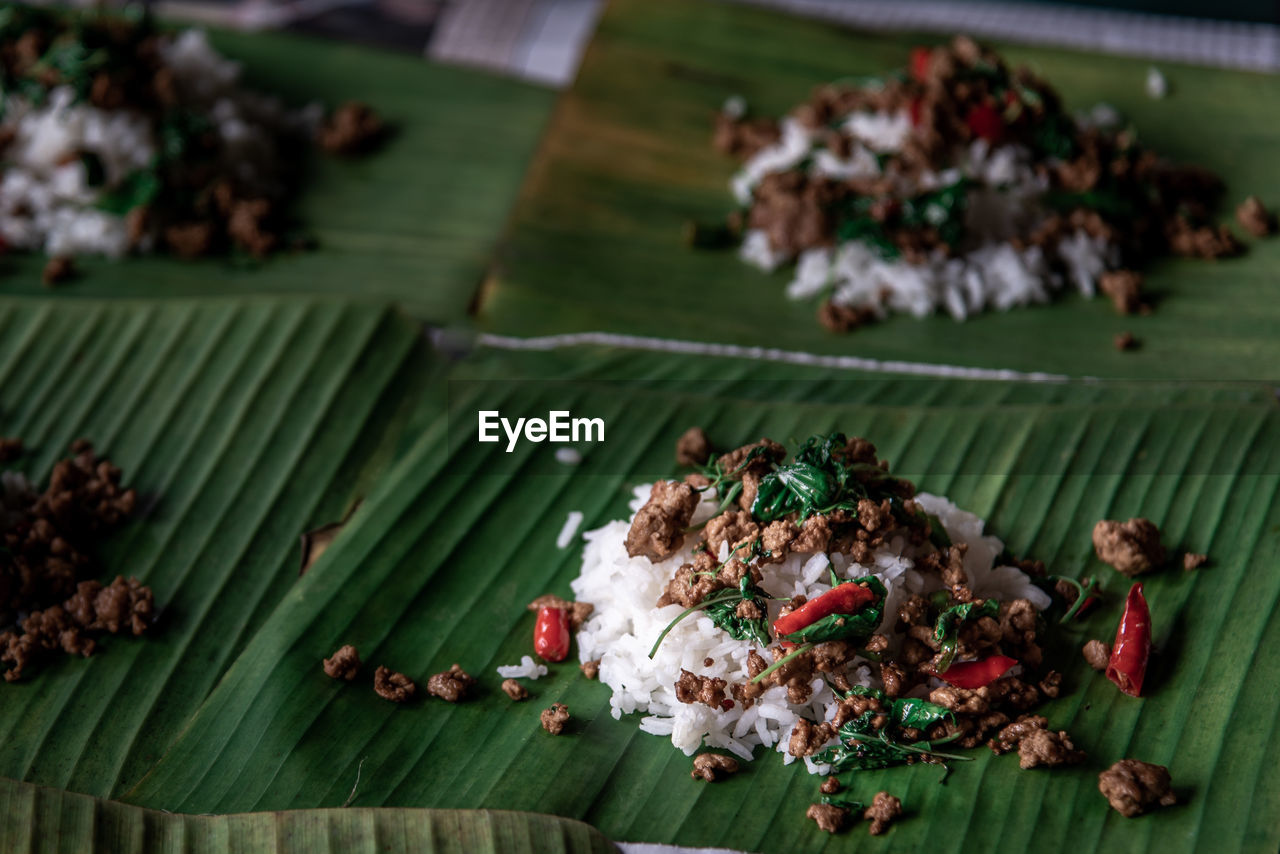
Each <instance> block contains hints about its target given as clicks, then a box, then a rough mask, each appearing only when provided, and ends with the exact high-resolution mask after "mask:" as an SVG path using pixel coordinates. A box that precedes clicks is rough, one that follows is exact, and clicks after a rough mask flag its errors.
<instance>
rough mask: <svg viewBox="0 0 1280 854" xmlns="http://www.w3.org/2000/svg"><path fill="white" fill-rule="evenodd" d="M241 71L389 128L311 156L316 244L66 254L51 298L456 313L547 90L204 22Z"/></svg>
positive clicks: (304, 210) (17, 261)
mask: <svg viewBox="0 0 1280 854" xmlns="http://www.w3.org/2000/svg"><path fill="white" fill-rule="evenodd" d="M211 40H212V42H213V44H214V46H215V47H217V48H218V49H219V50H221V51H222V52H223V53H225V54H226V55H227V56H230V57H231V58H233V59H236V60H238V61H239V62H241V63H242V65H243V67H244V74H245V79H246V82H247V83H248V84H249V85H251V86H253V87H255V88H257V89H259V90H260V91H263V92H267V93H273V94H276V95H278V96H279V97H280V98H281V99H282V100H283V101H284V103H285V104H288V105H292V106H302V105H304V104H308V103H311V102H313V101H320V102H322V103H324V104H325V105H326V106H329V107H336V106H337V105H339V104H341V103H342V102H343V101H346V100H350V99H355V100H362V101H365V102H366V103H368V104H370V105H371V106H373V107H374V108H375V109H376V110H378V111H379V112H380V113H381V114H382V115H383V116H384V117H385V118H386V120H387V121H388V123H389V124H390V125H391V126H392V128H393V133H392V135H391V136H390V138H389V139H388V141H387V142H386V144H385V145H384V146H382V147H380V148H379V149H378V150H377V151H376V152H373V153H371V154H369V155H368V156H364V157H358V158H349V159H348V158H337V157H331V156H327V155H322V154H319V153H318V152H317V154H316V155H315V156H314V157H313V158H311V162H310V163H309V164H308V167H307V168H308V180H307V181H306V182H305V184H304V189H303V191H302V194H301V196H300V198H299V199H298V202H297V205H296V207H295V208H294V212H295V213H296V215H297V218H298V220H299V224H300V227H301V230H302V232H303V233H305V234H307V235H309V236H311V237H314V238H315V241H316V243H317V248H315V249H314V250H310V251H299V252H294V253H281V254H278V255H276V256H274V257H272V258H270V259H268V260H266V261H264V262H255V261H253V260H251V259H248V258H243V257H231V258H205V259H198V260H195V261H181V260H178V259H174V258H169V257H148V258H126V259H123V260H121V261H110V260H105V259H96V260H95V259H90V258H84V259H78V260H77V266H78V267H79V268H80V269H81V270H82V271H83V275H81V276H79V277H78V278H76V279H75V280H74V281H70V282H67V283H65V284H62V285H60V286H59V287H58V289H57V294H58V295H59V296H62V297H68V298H75V297H91V298H102V297H110V298H115V297H122V296H128V297H177V296H184V297H185V296H252V295H256V294H263V293H269V294H296V295H302V296H307V295H311V296H315V295H328V296H347V297H359V298H365V299H371V300H381V301H384V302H387V301H395V302H398V303H400V304H402V305H404V306H405V307H406V308H408V309H410V310H411V311H413V312H414V313H415V314H416V315H417V316H419V317H423V318H430V319H431V320H433V321H436V322H456V321H459V320H461V319H462V318H464V317H465V316H466V311H467V306H468V304H469V303H470V301H471V299H472V297H473V295H474V292H475V289H476V285H477V283H478V282H479V281H480V279H481V277H482V275H483V272H484V269H485V266H486V264H487V263H488V258H489V255H490V253H491V251H492V247H493V245H494V243H495V241H496V239H497V237H498V234H499V232H500V230H501V227H502V223H503V221H504V220H505V217H506V215H507V212H508V210H509V208H510V206H511V203H512V201H513V200H514V199H515V195H516V192H517V190H518V189H519V184H520V176H521V175H522V174H523V173H524V169H525V166H526V165H527V163H528V161H529V157H530V156H531V154H532V153H533V149H534V145H535V144H536V142H537V139H538V137H539V134H540V133H541V131H542V128H543V126H544V124H545V121H546V117H547V115H548V113H549V111H550V108H551V103H552V99H553V97H554V93H553V92H551V91H550V90H546V89H542V88H539V87H537V86H532V85H529V84H526V83H522V82H519V81H515V80H509V79H504V78H501V77H497V76H495V75H492V74H488V73H484V72H479V71H473V70H467V69H461V68H451V67H447V66H441V65H435V64H432V63H428V62H424V61H423V60H422V58H421V57H416V56H407V55H400V54H392V53H386V52H382V51H376V50H371V49H368V48H364V47H359V46H355V45H350V44H343V43H340V42H333V41H324V40H320V39H314V38H303V37H299V36H294V35H288V34H281V33H253V34H245V33H230V32H221V31H213V32H212V33H211ZM43 264H44V259H43V258H41V257H36V256H8V257H6V258H5V259H4V260H3V264H2V265H0V293H5V294H29V295H33V294H43V295H47V294H48V290H47V289H44V288H42V287H41V285H40V270H41V268H42V266H43Z"/></svg>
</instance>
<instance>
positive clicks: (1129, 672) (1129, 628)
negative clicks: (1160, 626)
mask: <svg viewBox="0 0 1280 854" xmlns="http://www.w3.org/2000/svg"><path fill="white" fill-rule="evenodd" d="M1150 655H1151V612H1150V611H1149V610H1148V609H1147V600H1146V597H1144V596H1143V595H1142V584H1141V583H1138V584H1135V585H1133V586H1132V587H1130V588H1129V597H1128V598H1127V599H1126V600H1125V603H1124V614H1122V615H1121V617H1120V625H1119V626H1117V627H1116V643H1115V646H1114V647H1113V648H1112V650H1111V660H1110V661H1108V662H1107V678H1108V679H1110V680H1111V681H1112V682H1114V683H1116V686H1117V687H1118V688H1119V689H1120V690H1121V691H1123V692H1124V693H1126V694H1128V695H1129V696H1131V697H1137V696H1140V695H1141V694H1142V677H1143V676H1145V675H1146V673H1147V658H1148V657H1149V656H1150Z"/></svg>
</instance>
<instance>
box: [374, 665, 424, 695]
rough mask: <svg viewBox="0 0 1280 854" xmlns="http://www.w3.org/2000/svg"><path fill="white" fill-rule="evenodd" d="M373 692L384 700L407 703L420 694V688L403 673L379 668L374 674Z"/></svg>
mask: <svg viewBox="0 0 1280 854" xmlns="http://www.w3.org/2000/svg"><path fill="white" fill-rule="evenodd" d="M373 690H374V691H375V692H377V694H378V696H379V697H381V698H382V699H384V700H390V701H391V702H393V703H407V702H409V701H410V700H412V699H413V695H414V694H416V693H417V692H418V686H417V685H415V684H414V682H413V680H412V679H410V678H409V677H408V676H405V675H404V674H403V673H397V672H396V671H394V670H391V669H389V668H386V667H379V668H378V669H377V670H376V671H374V674H373Z"/></svg>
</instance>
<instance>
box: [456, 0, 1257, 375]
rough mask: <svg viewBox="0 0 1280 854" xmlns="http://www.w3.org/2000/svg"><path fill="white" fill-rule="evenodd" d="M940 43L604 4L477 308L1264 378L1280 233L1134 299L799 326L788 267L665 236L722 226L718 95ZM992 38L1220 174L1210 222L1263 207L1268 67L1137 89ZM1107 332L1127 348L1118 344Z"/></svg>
mask: <svg viewBox="0 0 1280 854" xmlns="http://www.w3.org/2000/svg"><path fill="white" fill-rule="evenodd" d="M940 40H941V37H939V36H937V35H920V36H914V35H909V34H892V33H883V32H875V33H860V32H855V31H851V30H845V29H841V28H839V27H836V26H833V25H832V24H830V23H827V22H823V21H815V20H804V19H800V18H795V17H790V16H787V15H785V14H782V13H780V12H776V11H772V10H766V9H760V8H752V7H751V6H750V5H749V4H748V5H745V6H744V5H743V4H738V3H720V2H702V0H695V2H681V0H615V2H613V3H611V4H610V5H609V6H608V8H607V9H606V11H605V13H604V15H603V17H602V19H601V21H600V24H599V27H598V29H597V32H596V35H595V38H594V40H593V41H592V43H591V45H590V47H589V48H588V50H587V52H586V55H585V57H584V59H583V63H582V67H581V70H580V72H579V75H578V79H577V81H576V83H575V84H574V85H573V87H572V88H571V89H570V90H569V91H568V92H567V93H565V95H564V97H563V98H562V99H561V101H560V102H559V104H558V105H557V108H556V111H555V113H554V115H553V118H552V120H551V123H550V126H549V128H548V130H547V134H546V137H545V139H544V140H543V143H542V146H541V148H540V150H539V152H538V155H537V157H536V158H535V160H534V162H533V164H532V165H531V167H530V169H529V172H528V175H527V177H526V179H525V185H524V189H523V190H522V192H521V196H520V200H519V203H518V204H517V206H516V209H515V212H514V213H513V215H512V219H511V224H510V228H509V230H508V232H507V234H506V237H505V239H504V242H503V245H502V249H501V252H500V253H499V255H498V257H497V259H496V260H495V263H494V266H493V268H492V270H491V272H490V275H489V278H488V279H487V281H486V284H485V288H484V290H483V292H482V294H481V299H480V302H479V307H478V318H479V321H480V323H481V324H482V326H483V327H484V328H486V329H488V330H490V331H494V332H499V333H503V334H508V335H519V336H533V335H547V334H555V333H564V332H583V331H602V332H608V333H615V334H622V335H642V336H653V337H658V338H671V339H681V340H690V341H713V342H720V343H726V344H734V345H740V346H759V347H776V348H781V349H784V350H793V351H802V352H814V353H823V354H849V355H858V356H864V357H873V358H878V359H900V360H908V361H917V362H935V363H943V364H951V365H968V366H980V367H984V368H1013V369H1017V370H1022V371H1049V372H1055V373H1062V374H1068V375H1071V376H1105V377H1153V378H1161V377H1163V378H1197V379H1217V378H1232V379H1248V378H1258V377H1267V378H1271V377H1273V376H1274V374H1275V370H1276V365H1277V364H1280V338H1277V336H1276V335H1275V330H1276V329H1278V328H1280V299H1277V296H1278V295H1280V273H1278V272H1277V271H1278V270H1280V240H1274V239H1273V240H1260V241H1249V243H1250V246H1249V251H1248V254H1247V255H1246V256H1244V257H1242V258H1238V259H1232V260H1223V261H1218V262H1205V261H1197V260H1165V261H1160V262H1158V263H1156V264H1155V265H1154V266H1153V267H1151V268H1150V269H1149V270H1148V276H1147V288H1148V289H1149V291H1150V292H1151V293H1152V295H1153V298H1154V301H1155V303H1156V310H1155V312H1154V313H1153V314H1152V315H1151V316H1149V317H1122V316H1118V315H1117V314H1116V313H1115V310H1114V309H1113V308H1112V306H1111V304H1110V302H1109V301H1108V300H1106V299H1094V300H1087V299H1084V298H1081V297H1079V296H1075V295H1068V296H1064V297H1062V298H1061V299H1059V300H1058V301H1057V302H1055V303H1053V304H1051V305H1048V306H1035V307H1030V308H1025V309H1017V310H1013V311H1009V312H1006V313H1001V312H988V313H985V314H982V315H978V316H975V317H971V318H970V319H969V320H967V321H965V322H963V323H957V322H955V321H953V320H952V319H951V318H950V317H948V316H933V317H929V318H926V319H923V320H917V319H914V318H911V317H908V316H905V315H899V316H894V317H892V318H890V319H889V320H887V321H885V322H882V323H878V324H874V325H871V326H866V327H862V328H860V329H858V330H856V331H855V332H853V333H850V334H846V335H833V334H831V333H828V332H826V331H825V330H824V329H823V328H821V327H820V326H819V325H818V324H817V322H816V320H815V317H814V315H815V311H816V308H817V303H816V302H814V301H800V302H796V301H791V300H788V299H787V298H786V296H785V295H784V293H783V288H784V286H785V284H786V282H787V281H788V280H789V274H788V272H787V271H785V270H780V271H777V272H775V273H773V274H766V273H762V272H760V271H759V270H757V269H755V268H754V267H750V266H748V265H746V264H743V263H742V262H740V261H739V260H738V259H737V257H736V255H735V253H734V252H733V250H731V249H729V250H694V249H690V248H687V247H686V246H684V245H683V243H682V239H681V229H682V226H683V225H684V224H685V223H686V222H687V221H690V220H693V221H699V222H719V221H722V219H723V217H724V215H725V214H726V213H727V212H728V211H730V210H731V209H732V207H733V201H732V197H731V195H730V193H729V188H728V183H729V177H730V175H731V174H732V173H733V171H734V169H735V167H736V164H735V163H734V162H733V161H731V160H730V159H729V158H726V157H724V156H722V155H720V154H719V153H717V152H716V151H714V150H713V149H712V146H711V133H712V126H713V117H714V115H715V113H716V112H717V111H718V110H719V109H720V107H721V105H722V104H723V103H724V101H725V99H726V98H728V97H729V96H731V95H742V96H744V97H745V98H746V100H747V103H748V105H749V108H750V110H751V111H752V113H753V114H755V115H761V116H781V115H783V114H785V113H786V112H788V111H789V110H790V109H792V108H793V107H794V106H795V105H797V104H799V103H800V102H802V101H803V100H805V99H807V98H808V96H809V93H810V91H811V90H812V89H813V87H814V86H816V85H819V84H822V83H827V82H830V81H832V80H836V79H839V78H846V77H854V76H858V75H866V74H880V73H884V72H887V71H890V70H892V69H895V68H899V67H901V66H903V65H905V63H906V60H907V55H908V52H909V50H910V48H911V47H912V46H913V45H917V44H932V43H936V42H938V41H940ZM996 47H997V48H999V49H1000V50H1001V51H1002V52H1003V53H1004V54H1005V56H1006V57H1007V59H1008V60H1009V61H1010V62H1011V63H1013V64H1026V65H1029V66H1031V67H1032V68H1034V69H1036V70H1037V71H1038V72H1039V73H1041V74H1042V75H1043V76H1045V77H1046V79H1048V80H1049V81H1050V82H1051V83H1052V84H1054V85H1055V86H1056V87H1057V89H1058V90H1059V92H1060V93H1061V94H1062V96H1063V98H1064V100H1065V103H1066V105H1067V106H1068V107H1069V108H1071V109H1076V108H1086V107H1090V106H1092V105H1094V104H1096V103H1098V102H1100V101H1101V102H1106V103H1109V104H1111V105H1113V106H1115V107H1116V108H1118V109H1119V110H1120V111H1121V113H1123V114H1124V115H1125V116H1127V117H1128V118H1129V119H1130V120H1131V121H1132V123H1133V125H1134V127H1135V128H1136V129H1137V131H1138V134H1139V137H1140V138H1141V139H1142V140H1143V141H1144V142H1145V143H1146V144H1147V145H1149V146H1150V147H1152V148H1153V149H1154V150H1155V151H1157V152H1158V153H1160V154H1162V155H1164V156H1166V157H1168V158H1171V159H1173V160H1175V161H1180V162H1187V163H1195V164H1200V165H1202V166H1205V167H1207V168H1209V169H1211V170H1213V171H1215V172H1217V173H1218V174H1220V175H1221V176H1222V177H1223V178H1224V180H1225V182H1226V185H1227V194H1226V197H1225V200H1224V209H1223V218H1224V220H1231V214H1232V211H1233V210H1234V207H1235V205H1236V204H1238V203H1239V202H1240V201H1241V200H1243V199H1244V198H1245V197H1246V196H1248V195H1250V194H1256V195H1258V196H1260V197H1261V198H1262V199H1264V200H1267V201H1269V202H1270V203H1271V204H1272V205H1275V204H1278V203H1280V171H1278V170H1276V169H1274V168H1273V165H1272V160H1273V152H1274V151H1275V150H1276V147H1277V145H1280V123H1277V122H1276V121H1275V105H1276V104H1277V103H1280V77H1277V76H1275V75H1266V74H1254V73H1246V72H1238V71H1224V70H1218V69H1208V68H1197V67H1192V66H1184V65H1178V64H1174V63H1163V62H1162V63H1159V67H1160V68H1161V69H1162V71H1163V72H1164V74H1165V75H1166V77H1167V78H1168V80H1169V81H1170V87H1171V94H1170V95H1169V97H1167V98H1165V99H1162V100H1153V99H1151V98H1149V97H1148V96H1147V95H1146V94H1145V91H1144V87H1143V81H1144V80H1145V77H1146V73H1147V69H1148V68H1149V67H1150V66H1151V64H1152V63H1151V62H1150V61H1149V60H1145V59H1136V58H1127V57H1119V56H1108V55H1099V54H1086V53H1078V52H1072V51H1066V50H1058V49H1053V48H1046V47H1025V46H1020V45H1006V44H999V45H996ZM1122 331H1131V332H1132V333H1133V335H1134V336H1135V337H1136V338H1137V339H1138V340H1139V341H1140V342H1141V347H1140V348H1139V349H1138V350H1133V351H1126V352H1117V351H1116V350H1115V349H1114V348H1113V346H1112V339H1113V337H1114V336H1115V335H1116V334H1117V333H1120V332H1122Z"/></svg>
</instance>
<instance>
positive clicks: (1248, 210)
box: [1236, 196, 1276, 237]
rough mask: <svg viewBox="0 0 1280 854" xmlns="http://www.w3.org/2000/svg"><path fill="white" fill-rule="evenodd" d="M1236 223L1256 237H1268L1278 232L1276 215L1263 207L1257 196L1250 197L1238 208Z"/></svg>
mask: <svg viewBox="0 0 1280 854" xmlns="http://www.w3.org/2000/svg"><path fill="white" fill-rule="evenodd" d="M1236 222H1238V223H1240V225H1241V226H1242V227H1243V228H1244V230H1245V231H1247V232H1249V233H1250V234H1252V235H1253V236H1254V237H1266V236H1267V235H1268V234H1271V233H1272V232H1273V231H1275V230H1276V218H1275V215H1274V214H1272V213H1271V212H1270V211H1268V210H1267V209H1266V208H1265V207H1263V205H1262V200H1261V199H1259V198H1258V197H1257V196H1250V197H1249V198H1247V199H1245V200H1244V201H1243V202H1241V203H1240V207H1238V208H1236Z"/></svg>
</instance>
